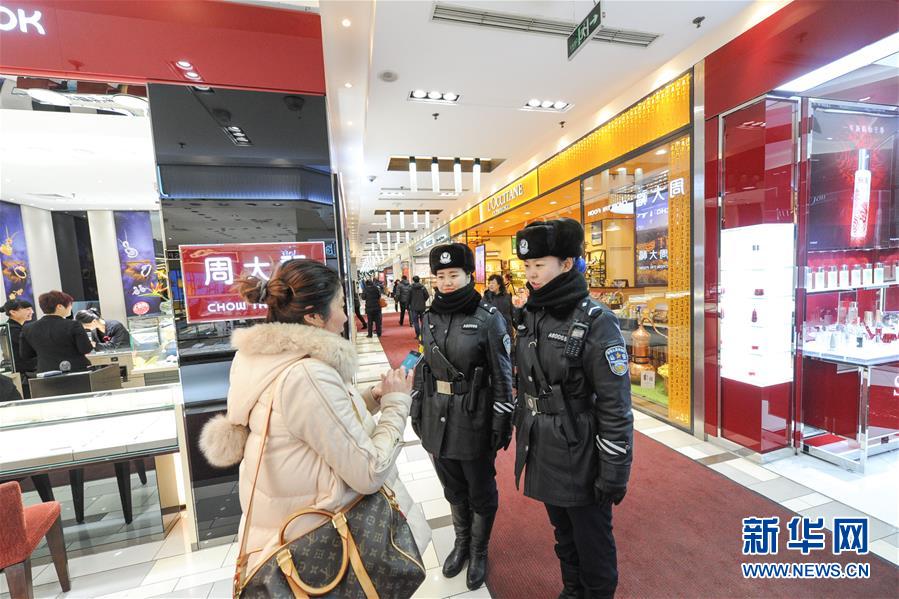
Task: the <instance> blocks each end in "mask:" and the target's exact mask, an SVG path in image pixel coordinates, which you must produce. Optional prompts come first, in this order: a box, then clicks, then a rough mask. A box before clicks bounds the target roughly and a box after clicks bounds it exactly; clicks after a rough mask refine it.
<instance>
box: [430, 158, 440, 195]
mask: <svg viewBox="0 0 899 599" xmlns="http://www.w3.org/2000/svg"><path fill="white" fill-rule="evenodd" d="M431 190H432V191H433V192H434V193H437V192H439V191H440V164H439V163H438V162H437V157H436V156H434V157H433V158H431Z"/></svg>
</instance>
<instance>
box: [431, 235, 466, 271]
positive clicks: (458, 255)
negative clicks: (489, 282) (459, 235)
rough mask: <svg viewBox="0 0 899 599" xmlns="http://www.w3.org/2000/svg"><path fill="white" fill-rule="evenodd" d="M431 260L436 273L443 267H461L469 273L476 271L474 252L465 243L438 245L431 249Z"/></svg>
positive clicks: (432, 268) (432, 269)
mask: <svg viewBox="0 0 899 599" xmlns="http://www.w3.org/2000/svg"><path fill="white" fill-rule="evenodd" d="M430 262H431V274H434V275H436V274H437V271H438V270H440V269H441V268H461V269H462V270H464V271H465V272H466V273H468V274H471V273H473V272H474V253H472V251H471V248H469V247H468V246H467V245H465V244H464V243H448V244H446V245H438V246H437V247H435V248H434V249H432V250H431V254H430Z"/></svg>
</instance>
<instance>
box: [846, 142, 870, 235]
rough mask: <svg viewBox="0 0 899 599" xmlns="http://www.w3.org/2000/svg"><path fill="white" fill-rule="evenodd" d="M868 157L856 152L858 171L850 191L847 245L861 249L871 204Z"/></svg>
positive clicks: (862, 152)
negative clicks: (850, 220)
mask: <svg viewBox="0 0 899 599" xmlns="http://www.w3.org/2000/svg"><path fill="white" fill-rule="evenodd" d="M869 163H870V155H869V154H868V150H866V149H864V148H862V149H860V150H859V151H858V170H856V171H855V186H854V187H853V189H852V223H851V225H850V228H849V244H850V245H851V246H852V247H862V246H864V245H865V242H867V240H868V216H869V209H870V204H871V171H869V170H868V166H869Z"/></svg>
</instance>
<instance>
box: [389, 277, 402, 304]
mask: <svg viewBox="0 0 899 599" xmlns="http://www.w3.org/2000/svg"><path fill="white" fill-rule="evenodd" d="M399 286H400V282H399V281H398V280H394V281H393V291H391V292H390V297H392V298H393V309H394V310H399V309H400V294H399V293H397V291H398V289H399Z"/></svg>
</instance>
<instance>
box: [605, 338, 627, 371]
mask: <svg viewBox="0 0 899 599" xmlns="http://www.w3.org/2000/svg"><path fill="white" fill-rule="evenodd" d="M606 360H608V362H609V368H611V369H612V374H616V375H618V376H624V375H625V374H627V350H626V349H625V348H624V346H623V345H613V346H612V347H610V348H608V349H607V350H606Z"/></svg>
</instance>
